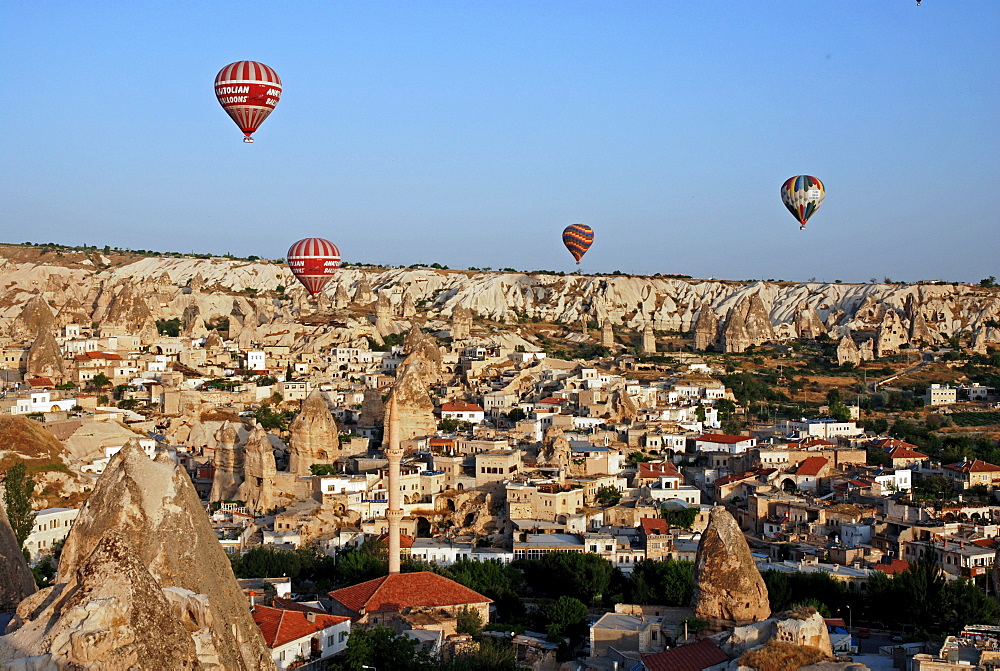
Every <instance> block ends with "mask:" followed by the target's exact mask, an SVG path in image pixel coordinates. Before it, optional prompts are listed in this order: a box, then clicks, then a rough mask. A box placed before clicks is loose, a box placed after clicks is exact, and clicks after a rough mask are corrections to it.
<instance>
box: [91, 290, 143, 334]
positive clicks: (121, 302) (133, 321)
mask: <svg viewBox="0 0 1000 671" xmlns="http://www.w3.org/2000/svg"><path fill="white" fill-rule="evenodd" d="M101 325H102V326H104V325H108V326H121V327H126V328H127V329H128V333H129V334H131V335H136V336H139V337H140V338H142V339H143V342H150V341H151V340H154V339H155V338H156V320H155V319H154V318H153V313H152V312H151V311H150V309H149V305H147V304H146V301H145V299H143V297H142V295H141V294H140V293H139V292H138V291H136V290H135V289H134V288H133V286H132V284H131V283H128V284H125V286H123V287H122V289H121V291H119V292H118V294H117V295H116V296H115V297H114V298H113V299H112V301H111V304H110V305H109V306H108V309H107V311H106V312H105V313H104V317H103V318H102V320H101Z"/></svg>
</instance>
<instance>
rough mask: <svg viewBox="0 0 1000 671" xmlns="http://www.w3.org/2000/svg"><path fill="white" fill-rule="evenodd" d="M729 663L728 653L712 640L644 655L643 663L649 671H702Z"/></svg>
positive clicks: (705, 639) (703, 640)
mask: <svg viewBox="0 0 1000 671" xmlns="http://www.w3.org/2000/svg"><path fill="white" fill-rule="evenodd" d="M727 661H729V658H728V657H727V656H726V653H724V652H722V650H720V649H719V646H717V645H716V644H715V642H714V641H713V640H712V639H710V638H703V639H701V640H700V641H696V642H694V643H686V644H684V645H679V646H677V647H676V648H672V649H670V650H664V651H663V652H655V653H653V654H651V655H642V663H643V665H645V667H646V668H647V669H649V671H701V670H702V669H707V668H708V667H710V666H716V665H718V664H723V663H725V662H727Z"/></svg>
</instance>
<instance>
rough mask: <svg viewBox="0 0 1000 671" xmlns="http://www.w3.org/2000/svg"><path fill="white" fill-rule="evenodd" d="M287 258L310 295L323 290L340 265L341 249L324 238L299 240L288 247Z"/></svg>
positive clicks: (289, 265) (294, 273) (293, 271)
mask: <svg viewBox="0 0 1000 671" xmlns="http://www.w3.org/2000/svg"><path fill="white" fill-rule="evenodd" d="M285 258H286V260H287V262H288V267H289V268H291V270H292V274H293V275H295V277H296V279H298V281H299V282H302V286H304V287H305V288H306V291H308V292H309V295H310V296H315V295H316V294H318V293H319V292H321V291H323V287H325V286H326V283H327V282H329V281H330V278H331V277H333V275H334V273H336V272H337V268H339V267H340V250H339V249H337V245H335V244H333V243H332V242H330V241H329V240H324V239H323V238H306V239H305V240H299V241H298V242H296V243H295V244H294V245H292V246H291V247H289V248H288V254H287V256H286V257H285Z"/></svg>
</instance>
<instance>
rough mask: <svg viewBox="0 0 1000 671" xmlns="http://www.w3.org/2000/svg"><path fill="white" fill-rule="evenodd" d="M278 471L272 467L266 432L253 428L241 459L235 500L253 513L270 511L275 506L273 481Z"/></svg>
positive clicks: (272, 462) (272, 456)
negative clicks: (241, 478) (240, 475)
mask: <svg viewBox="0 0 1000 671" xmlns="http://www.w3.org/2000/svg"><path fill="white" fill-rule="evenodd" d="M277 473H278V469H277V467H276V466H275V465H274V448H273V447H271V441H270V440H268V438H267V432H266V431H264V429H262V428H261V427H260V425H259V424H258V425H256V426H254V429H253V431H251V432H250V435H249V436H248V437H247V442H246V446H245V447H244V457H243V484H242V485H240V488H239V490H238V492H237V498H238V499H240V500H241V501H243V502H244V503H246V505H247V508H249V509H250V510H251V511H254V512H264V511H268V510H271V509H272V508H274V506H275V489H274V481H275V478H276V476H277Z"/></svg>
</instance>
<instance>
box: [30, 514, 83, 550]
mask: <svg viewBox="0 0 1000 671" xmlns="http://www.w3.org/2000/svg"><path fill="white" fill-rule="evenodd" d="M79 514H80V511H79V510H77V509H76V508H45V509H44V510H39V511H38V512H37V513H35V525H34V526H33V527H32V528H31V533H30V534H28V537H27V538H26V539H25V540H24V549H25V550H27V551H28V554H29V555H30V556H31V561H32V563H34V562H36V561H38V560H39V559H41V558H42V557H43V556H44V555H46V554H48V553H49V552H51V551H52V546H53V545H55V544H56V543H58V542H59V541H61V540H63V539H65V538H66V536H67V535H68V534H69V530H70V528H72V526H73V521H74V520H75V519H76V517H77V515H79Z"/></svg>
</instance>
